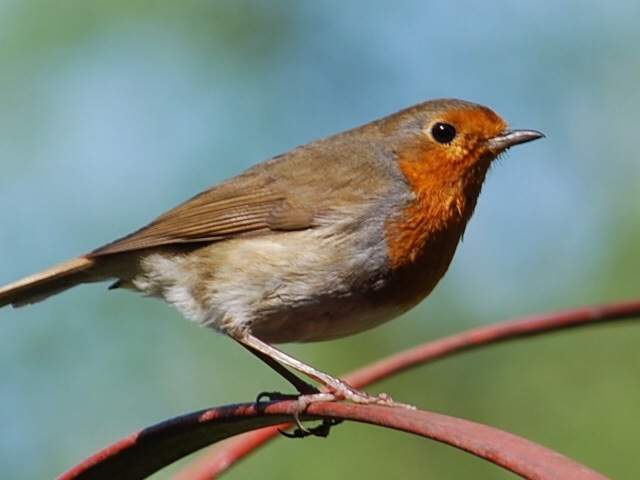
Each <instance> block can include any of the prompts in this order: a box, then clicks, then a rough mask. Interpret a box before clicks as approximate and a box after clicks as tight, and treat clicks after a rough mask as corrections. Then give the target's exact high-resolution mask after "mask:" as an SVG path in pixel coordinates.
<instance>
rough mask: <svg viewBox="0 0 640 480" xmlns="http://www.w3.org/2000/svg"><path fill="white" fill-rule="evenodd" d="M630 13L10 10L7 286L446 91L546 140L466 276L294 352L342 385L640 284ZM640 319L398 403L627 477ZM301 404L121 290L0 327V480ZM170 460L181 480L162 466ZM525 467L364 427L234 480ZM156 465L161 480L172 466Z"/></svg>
mask: <svg viewBox="0 0 640 480" xmlns="http://www.w3.org/2000/svg"><path fill="white" fill-rule="evenodd" d="M638 25H640V3H638V2H636V1H630V0H629V1H622V0H619V1H615V0H614V1H608V2H595V1H589V0H588V1H582V2H578V1H569V2H555V1H551V0H543V1H539V2H515V1H511V2H508V1H496V2H471V1H467V2H443V1H441V2H428V1H412V0H398V1H395V2H381V1H370V2H364V1H360V2H357V1H356V2H344V1H340V2H338V1H328V2H314V1H309V0H305V1H280V2H263V1H257V0H256V1H244V0H241V1H230V0H229V1H210V2H206V1H184V2H124V1H121V2H117V1H113V2H98V1H94V2H86V1H77V0H76V1H58V2H46V1H42V0H22V1H4V2H1V3H0V167H1V168H0V172H1V174H0V283H6V282H10V281H12V280H15V279H17V278H18V277H20V276H22V275H26V274H29V273H33V272H34V271H37V270H39V269H41V268H44V267H48V266H50V265H52V264H54V263H57V262H60V261H63V260H66V259H68V258H71V257H74V256H76V255H78V254H80V253H82V252H85V251H88V250H91V249H92V248H95V247H97V246H99V245H101V244H103V243H106V242H107V241H110V240H112V239H114V238H116V237H118V236H121V235H123V234H125V233H128V232H130V231H132V230H134V229H136V228H138V227H139V226H141V225H143V224H144V223H146V222H148V221H149V220H151V219H152V218H153V217H154V216H156V215H157V214H160V213H162V212H163V211H165V210H167V209H169V208H171V207H173V206H175V205H176V204H178V203H179V202H181V201H183V200H185V199H186V198H188V197H190V196H192V195H193V194H195V193H197V192H198V191H200V190H202V189H204V188H206V187H208V186H209V185H211V184H213V183H215V182H218V181H220V180H223V179H224V178H227V177H229V176H232V175H234V174H236V173H238V172H240V171H242V170H243V169H245V168H247V167H248V166H250V165H252V164H254V163H256V162H258V161H261V160H263V159H266V158H268V157H270V156H272V155H276V154H278V153H281V152H284V151H286V150H289V149H290V148H292V147H294V146H296V145H299V144H302V143H305V142H307V141H311V140H313V139H316V138H318V137H322V136H325V135H328V134H332V133H336V132H339V131H341V130H344V129H347V128H350V127H353V126H355V125H359V124H362V123H366V122H368V121H370V120H373V119H375V118H378V117H381V116H383V115H386V114H389V113H392V112H394V111H396V110H398V109H400V108H403V107H405V106H408V105H411V104H413V103H417V102H420V101H423V100H426V99H429V98H436V97H459V98H464V99H467V100H472V101H476V102H479V103H483V104H486V105H488V106H490V107H492V108H494V109H495V110H496V111H498V112H499V113H500V114H501V115H502V116H504V117H505V118H506V119H507V121H509V122H510V124H511V125H512V126H513V127H515V128H533V129H538V130H541V131H543V132H545V133H546V134H547V138H546V139H544V140H542V141H538V142H535V143H532V144H528V145H526V146H521V147H518V148H516V149H514V150H513V151H511V152H510V153H509V154H508V155H507V156H505V157H504V158H503V160H502V161H500V162H499V164H497V165H496V166H495V167H494V169H493V170H492V172H491V174H490V176H489V179H488V181H487V184H486V186H485V190H484V192H483V195H482V196H481V198H480V201H479V204H478V209H477V212H476V215H475V216H474V218H473V220H472V222H471V223H470V225H469V228H468V229H467V232H466V236H465V239H464V242H463V243H462V245H461V246H460V248H459V250H458V254H457V256H456V259H455V261H454V263H453V265H452V267H451V269H450V272H449V274H448V275H447V277H446V278H445V279H444V280H443V282H442V283H441V284H440V286H439V287H438V289H437V290H436V291H435V292H434V294H433V295H432V296H431V297H430V298H429V300H428V301H426V302H423V303H422V304H421V305H420V306H419V307H417V308H416V309H414V310H413V311H412V312H410V313H409V314H407V315H405V316H404V317H402V318H400V319H398V320H396V321H394V322H391V323H389V324H387V325H384V326H382V327H380V328H378V329H376V330H374V331H371V332H367V333H364V334H361V335H358V336H355V337H352V338H348V339H344V340H338V341H333V342H328V343H323V344H313V345H291V346H286V347H285V349H286V350H287V351H288V352H290V353H292V354H294V355H296V356H298V357H300V358H301V359H303V360H305V361H307V362H309V363H311V364H313V365H314V366H316V367H318V368H321V369H324V370H327V371H330V372H333V373H335V374H340V373H342V372H346V371H348V370H351V369H353V368H355V367H357V366H360V365H362V364H365V363H367V362H370V361H372V360H374V359H378V358H381V357H383V356H386V355H389V354H391V353H393V352H396V351H399V350H402V349H404V348H408V347H410V346H413V345H416V344H418V343H421V342H424V341H427V340H429V339H434V338H437V337H439V336H442V335H445V334H448V333H453V332H457V331H461V330H464V329H466V328H470V327H473V326H477V325H481V324H486V323H490V322H493V321H497V320H503V319H507V318H512V317H519V316H523V315H527V314H532V313H539V312H547V311H552V310H556V309H567V308H571V307H576V306H583V305H591V304H598V303H604V302H612V301H618V300H622V299H628V298H633V297H634V296H635V297H637V296H638V293H639V292H638V291H639V287H640V251H639V242H638V239H639V238H640V215H639V213H640V187H639V184H640V181H639V180H640V159H639V155H638V153H637V152H638V151H639V149H640V135H639V134H638V131H639V129H640V86H639V85H640V82H639V79H640V56H639V55H638V51H639V49H640V28H638ZM639 340H640V325H636V324H634V323H633V322H628V323H625V324H620V325H615V326H607V327H596V328H590V329H585V330H584V331H571V332H566V333H562V334H556V335H552V336H548V337H546V338H538V339H535V340H526V341H519V342H513V343H511V344H508V345H503V346H499V347H492V348H489V349H487V350H486V351H482V352H474V353H468V354H464V355H460V356H458V357H455V358H450V359H447V360H446V361H442V362H439V363H437V364H434V365H431V366H428V367H423V368H420V369H417V370H413V371H411V372H409V373H406V374H403V375H401V376H398V377H397V378H395V379H393V380H391V381H387V382H385V383H384V384H382V385H376V386H375V387H372V388H370V391H372V392H375V391H382V390H384V391H386V392H388V393H389V394H392V395H393V396H394V397H395V398H396V399H399V400H401V401H404V402H408V403H414V404H416V405H418V406H420V407H421V408H424V409H429V410H434V411H438V412H443V413H447V414H451V415H456V416H461V417H464V418H470V419H473V420H476V421H479V422H484V423H488V424H490V425H494V426H497V427H500V428H503V429H506V430H508V431H510V432H513V433H516V434H519V435H522V436H525V437H527V438H529V439H532V440H534V441H537V442H540V443H542V444H544V445H546V446H549V447H551V448H552V449H555V450H557V451H559V452H561V453H563V454H565V455H568V456H570V457H572V458H574V459H576V460H578V461H580V462H583V463H585V464H587V465H589V466H590V467H592V468H594V469H596V470H599V471H601V472H602V473H604V474H606V475H608V476H611V477H613V478H616V479H621V478H637V476H638V475H639V474H640V450H639V447H638V445H640V433H639V432H640V428H639V427H640V414H639V413H638V405H639V404H640V385H639V383H640V382H639V381H638V379H639V377H640V367H639V360H640V353H639V352H638V348H637V345H638V342H639ZM278 388H280V389H283V390H286V389H287V387H286V385H285V384H284V383H283V381H282V380H280V379H279V378H277V377H276V376H275V374H272V373H271V372H269V371H268V370H267V369H266V367H264V366H263V365H261V364H260V363H259V362H257V361H256V360H255V359H254V358H252V357H251V356H250V355H248V354H247V353H246V352H245V351H243V350H242V349H240V348H238V347H237V346H236V345H235V344H234V343H233V342H230V341H228V340H227V339H225V338H223V337H222V336H220V335H216V334H214V333H212V332H209V331H205V330H203V329H202V328H199V327H198V326H196V325H194V324H191V323H189V322H186V321H183V320H182V319H181V318H180V316H179V315H178V313H177V312H175V311H174V310H173V309H171V308H169V307H167V306H165V305H164V304H162V303H161V302H157V301H152V300H148V299H144V298H141V297H139V296H136V295H132V294H129V293H126V292H109V293H107V292H106V285H93V286H85V287H81V288H78V289H75V290H73V291H71V292H68V293H67V294H65V295H62V296H60V297H56V298H54V299H51V300H50V301H48V302H46V303H42V304H38V305H36V306H33V307H30V308H25V309H20V310H13V309H8V308H7V309H3V310H2V311H0V425H1V428H0V476H2V478H11V479H33V478H53V477H54V476H56V475H58V474H60V473H61V472H63V471H64V470H66V469H67V468H69V467H71V466H72V465H74V464H75V463H77V462H78V461H80V460H81V459H83V458H84V457H86V456H88V455H90V454H91V453H93V452H94V451H96V450H98V449H100V448H102V447H104V446H106V445H108V444H109V443H111V442H113V441H115V440H117V439H119V438H121V437H122V436H124V435H126V434H128V433H129V432H132V431H134V430H136V429H139V428H142V427H144V426H147V425H150V424H153V423H156V422H159V421H161V420H163V419H166V418H170V417H173V416H176V415H178V414H181V413H184V412H189V411H193V410H197V409H201V408H205V407H208V406H213V405H220V404H225V403H231V402H238V401H249V400H251V399H253V398H254V397H255V395H256V393H257V392H259V391H261V390H273V389H278ZM172 471H174V472H175V471H176V469H175V468H173V470H172ZM345 472H346V473H348V475H349V477H350V478H385V477H389V476H392V475H393V476H394V478H408V479H409V478H452V479H453V478H455V479H458V478H474V479H475V478H478V479H484V478H486V479H489V478H491V479H496V478H497V479H501V478H514V476H513V475H510V474H508V473H505V472H503V471H502V470H500V469H498V468H497V467H493V466H491V465H489V464H486V463H485V462H482V461H480V460H478V459H476V458H473V457H471V456H470V455H467V454H464V453H462V452H458V451H456V450H454V449H451V448H449V447H444V446H441V445H438V444H435V443H433V442H428V441H424V440H421V439H419V438H416V437H413V436H409V435H405V434H401V433H398V432H391V431H386V430H383V429H378V428H373V427H367V426H361V425H352V424H347V425H343V426H341V427H340V428H337V429H335V431H334V432H332V435H331V436H330V438H329V439H327V440H320V439H310V440H305V441H284V440H279V441H277V442H276V443H273V444H271V445H270V446H269V447H268V448H266V449H264V450H261V451H260V452H259V453H257V454H256V455H253V456H251V457H250V458H249V459H247V460H246V461H244V462H243V463H242V464H241V465H239V466H238V467H237V468H236V469H235V470H233V471H232V472H230V473H229V475H228V476H227V478H230V479H241V478H281V479H286V478H300V477H301V476H302V475H304V477H305V478H306V479H308V480H312V479H321V478H336V476H337V478H341V476H343V475H344V474H345ZM170 473H171V472H170V471H164V472H162V473H160V474H158V475H157V476H156V477H154V478H169V477H170Z"/></svg>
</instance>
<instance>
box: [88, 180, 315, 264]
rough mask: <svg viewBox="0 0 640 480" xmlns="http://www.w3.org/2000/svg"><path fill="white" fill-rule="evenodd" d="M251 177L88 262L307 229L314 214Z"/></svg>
mask: <svg viewBox="0 0 640 480" xmlns="http://www.w3.org/2000/svg"><path fill="white" fill-rule="evenodd" d="M268 180H269V179H268V178H263V177H262V176H260V175H256V174H255V172H254V171H251V170H250V171H248V172H246V173H245V174H243V175H241V176H239V177H235V178H232V179H230V180H227V181H226V182H223V183H221V184H219V185H216V186H214V187H212V188H210V189H209V190H206V191H204V192H202V193H201V194H199V195H197V196H195V197H193V198H191V199H190V200H188V201H186V202H185V203H183V204H181V205H179V206H178V207H176V208H174V209H173V210H170V211H168V212H167V213H165V214H163V215H161V216H160V217H158V218H157V219H156V220H154V221H153V222H151V223H150V224H149V225H147V226H146V227H143V228H141V229H140V230H138V231H136V232H134V233H132V234H130V235H128V236H126V237H123V238H120V239H118V240H116V241H114V242H112V243H109V244H107V245H105V246H103V247H100V248H98V249H96V250H94V251H93V252H91V254H90V256H91V257H97V256H102V255H110V254H113V253H122V252H128V251H132V250H139V249H144V248H151V247H158V246H163V245H172V244H185V243H199V242H213V241H218V240H221V239H224V238H228V237H230V236H238V235H248V234H252V235H259V234H263V233H267V232H270V231H273V230H300V229H305V228H309V227H310V225H311V220H312V218H313V214H312V212H310V211H307V210H305V209H303V208H300V207H299V206H295V205H294V204H293V203H292V202H291V201H289V200H288V199H287V195H286V194H285V193H283V192H281V191H278V189H274V188H270V186H269V184H273V182H272V181H268Z"/></svg>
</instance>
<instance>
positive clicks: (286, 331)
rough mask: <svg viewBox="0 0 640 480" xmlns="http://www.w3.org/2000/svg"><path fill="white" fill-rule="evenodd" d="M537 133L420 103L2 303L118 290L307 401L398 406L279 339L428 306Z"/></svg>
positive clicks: (226, 188) (488, 116)
mask: <svg viewBox="0 0 640 480" xmlns="http://www.w3.org/2000/svg"><path fill="white" fill-rule="evenodd" d="M541 137H544V134H542V133H540V132H538V131H536V130H514V129H510V128H509V127H508V125H507V123H506V122H505V121H504V120H503V119H502V118H501V117H500V116H499V115H498V114H497V113H495V112H494V111H493V110H491V109H489V108H488V107H485V106H482V105H479V104H476V103H471V102H467V101H463V100H458V99H436V100H430V101H426V102H423V103H420V104H417V105H414V106H411V107H409V108H406V109H404V110H401V111H399V112H397V113H394V114H392V115H389V116H387V117H384V118H381V119H379V120H376V121H373V122H371V123H368V124H366V125H363V126H360V127H357V128H354V129H351V130H347V131H345V132H342V133H339V134H336V135H333V136H329V137H326V138H322V139H320V140H316V141H313V142H311V143H308V144H306V145H302V146H299V147H297V148H294V149H292V150H290V151H289V152H287V153H284V154H281V155H278V156H275V157H273V158H271V159H268V160H266V161H264V162H262V163H258V164H256V165H255V166H253V167H251V168H249V169H248V170H246V171H244V172H243V173H241V174H240V175H238V176H235V177H233V178H230V179H228V180H226V181H222V182H221V183H218V184H216V185H214V186H212V187H211V188H209V189H207V190H205V191H203V192H202V193H200V194H198V195H196V196H194V197H192V198H191V199H189V200H187V201H186V202H184V203H182V204H180V205H179V206H177V207H175V208H174V209H172V210H169V211H168V212H166V213H164V214H163V215H160V216H159V217H157V218H156V219H155V220H153V221H152V222H151V223H149V224H147V225H146V226H144V227H142V228H140V229H139V230H137V231H135V232H133V233H131V234H129V235H126V236H124V237H122V238H119V239H117V240H115V241H113V242H111V243H107V244H106V245H103V246H101V247H99V248H97V249H95V250H93V251H91V252H89V253H86V254H84V255H81V256H79V257H77V258H75V259H72V260H69V261H67V262H64V263H61V264H59V265H57V266H54V267H51V268H49V269H46V270H43V271H41V272H39V273H35V274H33V275H29V276H27V277H25V278H22V279H21V280H17V281H15V282H13V283H10V284H8V285H6V286H4V287H1V288H0V307H3V306H6V305H13V306H15V307H20V306H24V305H28V304H32V303H36V302H39V301H41V300H44V299H46V298H47V297H50V296H51V295H55V294H57V293H60V292H62V291H64V290H67V289H69V288H71V287H74V286H76V285H78V284H83V283H90V282H102V281H111V282H113V283H111V285H110V287H109V288H110V289H112V290H114V289H128V290H134V291H137V292H141V293H143V294H145V295H147V296H151V297H158V298H161V299H164V300H165V301H166V302H167V303H169V304H171V305H173V306H175V307H176V308H177V309H178V310H179V311H180V312H181V313H182V314H183V316H185V317H186V318H187V319H189V320H192V321H194V322H197V323H198V324H200V325H203V326H205V327H210V328H212V329H214V330H216V331H218V332H221V333H223V334H225V335H227V336H229V337H231V338H232V339H233V340H235V341H236V342H238V343H239V344H240V345H242V346H244V347H245V348H247V349H248V350H249V351H251V352H253V353H254V354H255V355H257V356H258V357H259V358H261V359H262V360H264V361H265V362H266V363H267V364H268V365H270V366H271V367H272V368H274V369H275V370H276V371H278V372H279V373H280V374H282V375H283V376H285V378H287V379H288V380H289V381H290V382H291V383H293V384H294V385H295V386H296V387H297V388H298V390H299V395H298V398H299V399H301V400H300V402H301V408H304V407H305V406H306V405H308V404H310V403H312V402H314V401H324V400H344V399H347V400H351V401H353V402H356V403H376V404H380V405H394V404H395V402H394V401H393V400H392V399H391V397H390V396H388V395H386V394H380V395H371V394H368V393H366V392H363V391H360V390H357V389H355V388H353V387H351V386H350V385H348V384H347V383H346V382H344V381H342V380H340V379H339V378H337V377H334V376H331V375H330V374H328V373H325V372H323V371H321V370H318V369H316V368H314V367H312V366H311V365H309V364H306V363H304V362H302V361H300V360H298V359H297V358H294V357H293V356H291V355H289V354H287V353H285V352H284V351H283V350H281V349H279V348H277V347H275V346H274V345H275V344H280V343H289V342H315V341H324V340H331V339H336V338H341V337H345V336H348V335H353V334H356V333H359V332H362V331H364V330H368V329H371V328H373V327H376V326H378V325H380V324H382V323H384V322H386V321H388V320H391V319H393V318H395V317H397V316H399V315H400V314H402V313H404V312H406V311H407V310H409V309H411V308H412V307H414V306H415V305H416V304H417V303H419V302H420V301H421V300H423V299H424V298H425V297H427V296H428V295H429V294H430V293H431V291H432V290H433V289H434V287H435V286H436V284H437V283H438V282H439V281H440V279H441V278H442V277H443V276H444V275H445V273H446V271H447V269H448V267H449V265H450V263H451V261H452V259H453V256H454V253H455V251H456V248H457V246H458V244H459V243H460V240H461V239H462V237H463V234H464V232H465V228H466V226H467V223H468V221H469V219H470V218H471V216H472V214H473V212H474V210H475V207H476V203H477V200H478V196H479V195H480V192H481V189H482V186H483V183H484V181H485V177H486V174H487V172H488V171H489V168H490V167H491V165H492V164H493V162H494V160H495V159H496V158H498V157H499V156H500V155H501V154H502V153H503V152H505V151H506V150H507V149H509V148H510V147H513V146H515V145H518V144H522V143H526V142H530V141H533V140H536V139H539V138H541ZM287 367H288V368H290V369H292V370H293V371H297V372H299V373H301V374H303V375H306V376H307V377H308V378H310V379H312V380H315V381H316V382H318V383H319V384H320V385H322V386H323V387H324V388H325V390H324V391H322V392H321V391H320V390H318V389H315V387H310V386H309V387H307V385H308V384H306V382H304V381H299V380H296V378H297V377H296V376H295V375H292V374H291V373H287V372H289V370H287Z"/></svg>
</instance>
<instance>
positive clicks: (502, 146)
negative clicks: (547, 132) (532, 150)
mask: <svg viewBox="0 0 640 480" xmlns="http://www.w3.org/2000/svg"><path fill="white" fill-rule="evenodd" d="M542 137H544V133H540V132H537V131H536V130H505V131H504V132H502V133H501V134H500V135H498V136H497V137H493V138H491V139H489V142H488V143H489V148H490V149H491V151H493V152H495V153H500V152H502V151H504V150H506V149H507V148H509V147H513V146H514V145H520V144H521V143H527V142H531V141H533V140H537V139H538V138H542Z"/></svg>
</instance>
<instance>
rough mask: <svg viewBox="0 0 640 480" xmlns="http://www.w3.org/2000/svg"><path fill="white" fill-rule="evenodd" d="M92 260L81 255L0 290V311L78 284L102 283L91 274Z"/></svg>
mask: <svg viewBox="0 0 640 480" xmlns="http://www.w3.org/2000/svg"><path fill="white" fill-rule="evenodd" d="M96 263H97V262H96V260H95V259H93V258H89V257H87V256H82V257H78V258H74V259H73V260H69V261H68V262H64V263H61V264H60V265H56V266H55V267H51V268H48V269H47V270H43V271H41V272H38V273H34V274H33V275H29V276H28V277H24V278H23V279H21V280H17V281H15V282H13V283H10V284H8V285H5V286H4V287H0V308H1V307H4V306H5V305H9V304H11V305H13V306H14V307H22V306H24V305H29V304H31V303H36V302H39V301H41V300H44V299H45V298H48V297H50V296H51V295H55V294H56V293H60V292H62V291H64V290H67V289H68V288H71V287H75V286H76V285H78V284H80V283H85V282H91V281H96V280H103V279H104V278H98V277H96V275H95V273H94V272H92V270H94V267H95V266H96Z"/></svg>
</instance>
